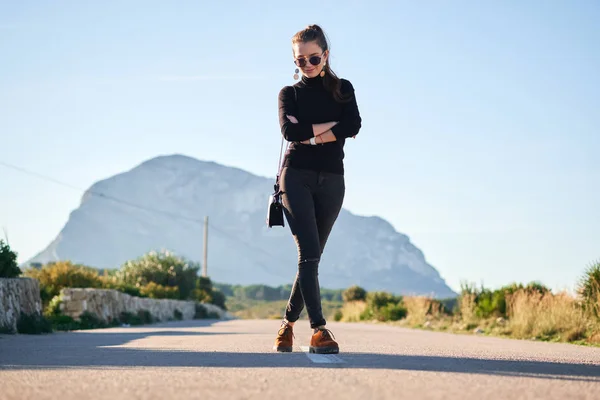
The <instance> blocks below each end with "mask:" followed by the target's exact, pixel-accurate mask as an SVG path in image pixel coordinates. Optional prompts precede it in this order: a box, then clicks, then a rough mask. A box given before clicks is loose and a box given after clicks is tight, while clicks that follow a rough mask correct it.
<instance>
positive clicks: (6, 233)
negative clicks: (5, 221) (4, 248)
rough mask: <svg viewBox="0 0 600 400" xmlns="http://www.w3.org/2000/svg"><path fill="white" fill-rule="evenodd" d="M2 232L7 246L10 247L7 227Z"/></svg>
mask: <svg viewBox="0 0 600 400" xmlns="http://www.w3.org/2000/svg"><path fill="white" fill-rule="evenodd" d="M2 230H3V231H4V239H6V244H7V245H9V246H10V243H8V232H7V231H6V227H5V226H3V227H2Z"/></svg>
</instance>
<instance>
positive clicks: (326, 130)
mask: <svg viewBox="0 0 600 400" xmlns="http://www.w3.org/2000/svg"><path fill="white" fill-rule="evenodd" d="M286 117H287V119H288V120H289V121H290V122H291V123H292V124H297V123H298V120H297V119H296V117H294V116H293V115H286ZM337 123H338V122H337V121H332V122H325V123H322V124H314V125H313V131H314V133H315V137H316V139H315V141H316V142H317V144H323V143H329V142H335V141H336V140H337V139H336V137H335V135H334V134H333V132H332V131H331V128H333V127H334V126H336V125H337ZM300 143H302V144H310V139H308V140H302V141H300Z"/></svg>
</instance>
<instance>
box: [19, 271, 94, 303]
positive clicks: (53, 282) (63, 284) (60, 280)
mask: <svg viewBox="0 0 600 400" xmlns="http://www.w3.org/2000/svg"><path fill="white" fill-rule="evenodd" d="M24 275H25V276H27V277H29V278H33V279H37V280H38V281H39V284H40V296H41V299H42V303H43V305H44V306H46V305H47V304H48V303H49V302H50V300H52V299H53V298H54V296H57V295H58V294H59V293H60V291H61V290H62V289H64V288H102V287H103V282H102V280H101V279H100V276H99V275H98V270H97V269H94V268H91V267H88V266H85V265H79V264H73V263H71V262H70V261H57V262H51V263H48V264H46V265H44V266H42V268H40V269H36V268H29V269H26V270H25V271H24Z"/></svg>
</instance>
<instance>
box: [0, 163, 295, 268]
mask: <svg viewBox="0 0 600 400" xmlns="http://www.w3.org/2000/svg"><path fill="white" fill-rule="evenodd" d="M0 165H2V166H4V167H6V168H10V169H13V170H16V171H19V172H22V173H24V174H27V175H32V176H35V177H37V178H40V179H42V180H46V181H49V182H53V183H55V184H58V185H61V186H64V187H67V188H69V189H73V190H77V191H80V192H83V193H89V194H91V195H95V196H98V197H101V198H104V199H108V200H111V201H114V202H116V203H121V204H124V205H127V206H129V207H133V208H137V209H140V210H143V211H147V212H151V213H156V214H162V215H166V216H168V217H171V218H176V219H182V220H185V221H190V222H195V223H198V224H204V221H203V220H201V219H197V218H191V217H186V216H184V215H180V214H175V213H172V212H169V211H165V210H159V209H155V208H152V207H146V206H141V205H139V204H135V203H132V202H130V201H126V200H123V199H119V198H117V197H114V196H111V195H107V194H105V193H102V192H98V191H95V190H91V189H89V190H85V189H82V188H80V187H77V186H75V185H71V184H69V183H66V182H63V181H60V180H58V179H55V178H52V177H50V176H47V175H43V174H40V173H38V172H35V171H31V170H28V169H26V168H23V167H19V166H17V165H13V164H9V163H7V162H4V161H0ZM209 226H210V227H211V229H214V230H215V231H217V232H219V233H220V234H222V235H223V236H227V237H229V238H230V239H232V240H234V241H237V242H238V243H242V244H244V245H245V246H247V247H248V248H250V249H251V250H255V251H258V252H260V253H262V254H264V255H266V256H268V257H271V258H279V257H275V256H274V255H273V254H271V253H269V252H267V251H266V250H264V249H262V248H260V247H256V246H253V245H251V244H250V243H248V242H246V241H244V240H242V239H240V238H238V237H235V236H233V235H232V234H230V233H228V232H226V231H224V230H222V229H220V228H217V227H216V226H214V225H213V224H212V223H211V224H209ZM280 261H282V262H287V261H284V260H280ZM256 263H258V264H259V265H261V266H262V267H263V269H265V271H266V272H268V273H272V271H269V268H268V267H267V266H266V265H265V264H263V263H261V262H259V261H256ZM278 275H279V274H278Z"/></svg>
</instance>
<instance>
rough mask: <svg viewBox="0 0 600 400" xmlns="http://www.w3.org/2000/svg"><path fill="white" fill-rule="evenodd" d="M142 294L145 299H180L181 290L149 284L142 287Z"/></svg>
mask: <svg viewBox="0 0 600 400" xmlns="http://www.w3.org/2000/svg"><path fill="white" fill-rule="evenodd" d="M140 294H141V295H142V296H143V297H150V298H152V299H174V300H177V299H179V298H180V294H179V288H178V287H177V286H163V285H159V284H158V283H154V282H148V283H147V284H146V285H144V286H142V287H140Z"/></svg>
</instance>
